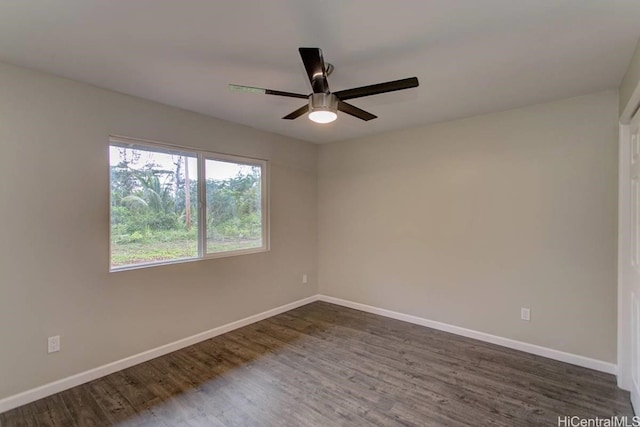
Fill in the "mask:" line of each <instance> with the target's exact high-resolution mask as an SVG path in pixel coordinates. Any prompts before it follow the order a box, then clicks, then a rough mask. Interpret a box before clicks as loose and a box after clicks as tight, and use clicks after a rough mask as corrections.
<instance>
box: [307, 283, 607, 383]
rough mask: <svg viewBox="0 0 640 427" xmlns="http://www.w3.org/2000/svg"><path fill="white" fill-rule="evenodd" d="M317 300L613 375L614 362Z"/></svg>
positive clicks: (352, 304) (380, 310) (324, 298)
mask: <svg viewBox="0 0 640 427" xmlns="http://www.w3.org/2000/svg"><path fill="white" fill-rule="evenodd" d="M317 300H318V301H325V302H329V303H331V304H337V305H341V306H344V307H348V308H353V309H355V310H360V311H366V312H367V313H372V314H377V315H379V316H384V317H390V318H392V319H396V320H402V321H404V322H409V323H415V324H416V325H422V326H426V327H428V328H433V329H437V330H439V331H444V332H450V333H452V334H456V335H462V336H463V337H467V338H473V339H476V340H479V341H485V342H488V343H491V344H497V345H500V346H502V347H507V348H512V349H514V350H520V351H524V352H527V353H531V354H536V355H538V356H543V357H547V358H549V359H554V360H559V361H560V362H566V363H570V364H572V365H577V366H582V367H585V368H589V369H594V370H596V371H601V372H605V373H607V374H613V375H616V373H617V366H616V365H615V364H613V363H609V362H604V361H602V360H597V359H592V358H589V357H585V356H579V355H577V354H572V353H566V352H564V351H560V350H554V349H551V348H547V347H542V346H539V345H535V344H529V343H526V342H522V341H516V340H512V339H509V338H503V337H499V336H497V335H491V334H487V333H484V332H478V331H474V330H472V329H467V328H462V327H460V326H454V325H449V324H447V323H442V322H436V321H434V320H429V319H424V318H422V317H418V316H412V315H409V314H403V313H398V312H397V311H391V310H386V309H384V308H378V307H373V306H370V305H366V304H360V303H357V302H353V301H348V300H344V299H340V298H334V297H330V296H327V295H317Z"/></svg>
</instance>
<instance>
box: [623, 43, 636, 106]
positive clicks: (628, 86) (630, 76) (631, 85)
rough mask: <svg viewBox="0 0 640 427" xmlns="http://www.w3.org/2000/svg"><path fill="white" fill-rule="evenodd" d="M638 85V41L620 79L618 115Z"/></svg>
mask: <svg viewBox="0 0 640 427" xmlns="http://www.w3.org/2000/svg"><path fill="white" fill-rule="evenodd" d="M638 83H640V41H638V45H637V46H636V50H635V52H634V53H633V57H632V58H631V61H630V62H629V68H627V72H626V73H625V75H624V78H623V79H622V83H620V89H619V92H620V102H619V107H618V108H619V110H620V113H622V111H623V110H624V109H625V107H626V106H627V103H628V102H629V100H630V99H631V95H632V94H633V91H634V90H635V89H636V86H638Z"/></svg>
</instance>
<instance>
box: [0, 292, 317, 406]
mask: <svg viewBox="0 0 640 427" xmlns="http://www.w3.org/2000/svg"><path fill="white" fill-rule="evenodd" d="M316 300H317V296H315V295H314V296H310V297H307V298H303V299H301V300H298V301H294V302H291V303H289V304H285V305H281V306H280V307H276V308H272V309H271V310H267V311H264V312H262V313H258V314H255V315H253V316H249V317H245V318H244V319H240V320H236V321H235V322H231V323H227V324H226V325H222V326H219V327H217V328H213V329H210V330H208V331H205V332H201V333H199V334H196V335H192V336H190V337H187V338H183V339H181V340H178V341H174V342H172V343H169V344H165V345H162V346H160V347H156V348H154V349H151V350H147V351H144V352H142V353H138V354H136V355H133V356H129V357H126V358H124V359H121V360H117V361H115V362H112V363H108V364H106V365H102V366H99V367H97V368H94V369H90V370H88V371H84V372H80V373H78V374H75V375H72V376H70V377H66V378H62V379H60V380H58V381H54V382H51V383H48V384H45V385H42V386H40V387H36V388H33V389H31V390H27V391H24V392H22V393H18V394H14V395H13V396H9V397H5V398H4V399H1V400H0V413H2V412H6V411H8V410H10V409H13V408H17V407H18V406H22V405H25V404H27V403H30V402H33V401H36V400H38V399H42V398H43V397H47V396H50V395H52V394H55V393H59V392H61V391H63V390H67V389H69V388H72V387H75V386H78V385H80V384H84V383H87V382H89V381H93V380H95V379H97V378H101V377H104V376H105V375H109V374H112V373H114V372H117V371H120V370H122V369H126V368H130V367H131V366H135V365H138V364H140V363H143V362H146V361H148V360H151V359H155V358H156V357H160V356H163V355H165V354H168V353H171V352H173V351H176V350H180V349H181V348H185V347H188V346H190V345H193V344H197V343H199V342H201V341H204V340H208V339H210V338H213V337H216V336H218V335H222V334H225V333H227V332H230V331H233V330H235V329H238V328H242V327H243V326H247V325H250V324H252V323H255V322H259V321H260V320H264V319H267V318H269V317H273V316H275V315H277V314H280V313H284V312H286V311H289V310H293V309H294V308H298V307H301V306H303V305H306V304H309V303H312V302H314V301H316Z"/></svg>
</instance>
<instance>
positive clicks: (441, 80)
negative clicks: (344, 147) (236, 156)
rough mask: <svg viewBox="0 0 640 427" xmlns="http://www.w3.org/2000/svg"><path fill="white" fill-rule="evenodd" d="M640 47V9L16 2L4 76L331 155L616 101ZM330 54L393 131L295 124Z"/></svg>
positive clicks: (548, 0) (441, 2)
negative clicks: (181, 113)
mask: <svg viewBox="0 0 640 427" xmlns="http://www.w3.org/2000/svg"><path fill="white" fill-rule="evenodd" d="M639 37H640V1H638V0H395V1H388V0H386V1H382V0H349V1H345V0H322V1H318V0H315V1H307V0H304V1H303V0H269V1H265V0H237V1H211V0H180V1H176V0H46V1H42V0H19V1H12V0H5V1H1V2H0V61H5V62H9V63H14V64H18V65H22V66H26V67H30V68H34V69H39V70H44V71H48V72H51V73H53V74H58V75H61V76H65V77H69V78H72V79H75V80H79V81H83V82H87V83H92V84H94V85H97V86H101V87H105V88H109V89H113V90H116V91H120V92H124V93H128V94H132V95H137V96H140V97H143V98H147V99H151V100H155V101H159V102H163V103H166V104H170V105H174V106H178V107H182V108H186V109H189V110H193V111H198V112H201V113H204V114H208V115H211V116H214V117H218V118H222V119H226V120H229V121H233V122H237V123H242V124H245V125H249V126H252V127H255V128H258V129H263V130H267V131H271V132H275V133H279V134H283V135H288V136H292V137H296V138H299V139H303V140H308V141H313V142H328V141H335V140H341V139H347V138H353V137H358V136H363V135H367V134H372V133H378V132H383V131H387V130H391V129H397V128H402V127H409V126H415V125H420V124H426V123H433V122H438V121H443V120H449V119H454V118H458V117H465V116H470V115H475V114H481V113H486V112H490V111H499V110H505V109H509V108H513V107H518V106H523V105H528V104H533V103H538V102H544V101H548V100H552V99H558V98H564V97H569V96H575V95H581V94H586V93H590V92H595V91H598V90H603V89H608V88H616V87H617V86H618V85H619V84H620V81H621V79H622V76H623V74H624V72H625V70H626V67H627V65H628V63H629V60H630V58H631V55H632V53H633V49H634V47H635V44H636V42H637V40H638V38H639ZM300 46H307V47H316V46H317V47H321V48H322V50H323V53H324V57H325V61H328V62H331V63H332V64H334V65H335V71H334V73H333V74H332V75H331V76H330V78H329V84H330V87H331V90H333V91H337V90H341V89H348V88H351V87H356V86H363V85H368V84H373V83H378V82H383V81H388V80H396V79H400V78H405V77H411V76H417V77H418V79H419V80H420V87H419V88H417V89H411V90H407V91H403V92H395V93H388V94H383V95H377V96H374V97H370V98H362V99H354V100H352V101H350V102H352V103H353V104H354V105H356V106H358V107H360V108H363V109H365V110H368V111H370V112H372V113H374V114H376V115H378V116H379V118H378V119H375V120H372V121H370V122H362V121H360V120H357V119H355V118H352V117H350V116H346V115H344V114H340V115H339V117H338V120H337V121H336V122H334V123H332V124H329V125H317V124H314V123H312V122H310V121H309V120H308V119H307V118H306V117H305V116H303V117H300V118H298V119H297V120H295V121H286V120H282V119H281V117H282V116H284V115H286V114H288V113H289V112H291V111H293V110H295V109H296V108H298V107H300V106H301V105H303V104H304V100H299V99H293V98H280V97H275V96H266V95H255V94H248V93H240V92H233V91H230V90H229V89H228V88H227V84H228V83H237V84H244V85H250V86H259V87H266V88H270V89H277V90H284V91H290V92H299V93H305V94H306V93H309V92H310V87H309V82H308V81H307V79H306V75H305V72H304V67H303V65H302V63H301V61H300V57H299V55H298V50H297V48H298V47H300Z"/></svg>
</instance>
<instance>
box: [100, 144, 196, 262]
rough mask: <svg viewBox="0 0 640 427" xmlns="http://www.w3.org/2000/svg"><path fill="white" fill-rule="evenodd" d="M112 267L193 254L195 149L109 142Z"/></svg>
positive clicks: (178, 257)
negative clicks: (191, 151)
mask: <svg viewBox="0 0 640 427" xmlns="http://www.w3.org/2000/svg"><path fill="white" fill-rule="evenodd" d="M109 159H110V169H111V267H112V268H117V267H122V266H128V265H137V264H144V263H152V262H161V261H173V260H179V259H185V258H194V257H197V256H198V196H197V194H198V185H197V177H198V162H197V157H196V155H195V154H194V153H188V152H187V153H185V152H179V151H172V150H168V149H164V148H157V149H156V148H149V147H146V146H119V145H115V144H112V145H111V146H110V151H109Z"/></svg>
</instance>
